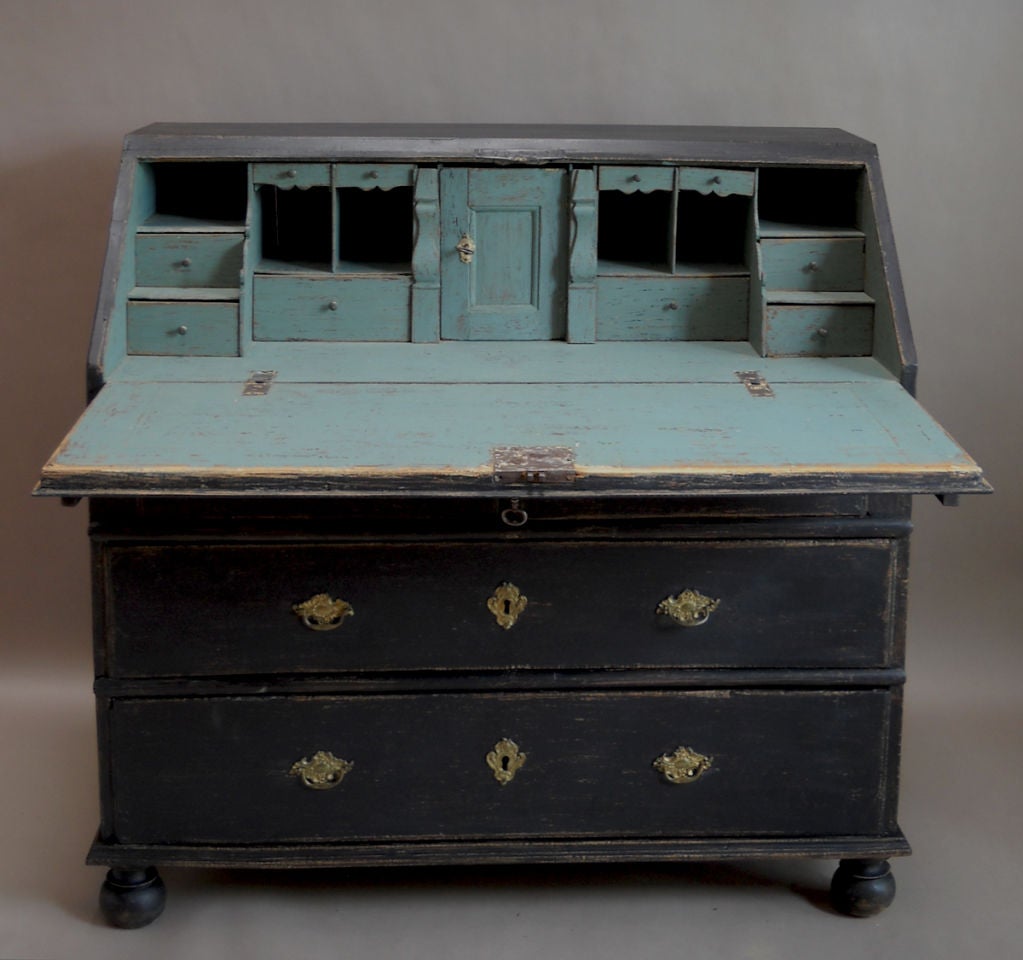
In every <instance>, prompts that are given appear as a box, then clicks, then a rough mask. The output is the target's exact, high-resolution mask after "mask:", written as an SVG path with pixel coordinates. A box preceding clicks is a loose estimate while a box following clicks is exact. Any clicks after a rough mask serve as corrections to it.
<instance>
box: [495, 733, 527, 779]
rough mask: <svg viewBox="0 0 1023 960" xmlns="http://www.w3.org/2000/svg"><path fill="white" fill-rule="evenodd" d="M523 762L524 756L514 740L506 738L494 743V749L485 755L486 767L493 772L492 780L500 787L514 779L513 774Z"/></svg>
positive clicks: (524, 760)
mask: <svg viewBox="0 0 1023 960" xmlns="http://www.w3.org/2000/svg"><path fill="white" fill-rule="evenodd" d="M525 762H526V755H525V754H524V753H523V752H522V751H521V750H519V747H518V744H517V743H516V742H515V741H514V740H509V739H508V738H507V737H505V739H504V740H500V741H498V742H497V743H495V744H494V749H493V750H491V751H490V753H488V754H487V766H488V767H490V769H491V770H493V771H494V779H495V780H496V781H497V782H498V783H499V784H501V786H502V787H503V786H504V785H505V784H507V783H511V782H512V780H514V779H515V774H516V773H518V771H519V769H520V768H521V767H522V764H524V763H525Z"/></svg>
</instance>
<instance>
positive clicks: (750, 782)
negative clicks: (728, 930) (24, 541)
mask: <svg viewBox="0 0 1023 960" xmlns="http://www.w3.org/2000/svg"><path fill="white" fill-rule="evenodd" d="M895 696H897V694H895V693H893V692H891V691H885V690H859V691H834V690H831V691H820V690H803V691H788V690H787V691H764V690H731V691H729V690H708V691H684V692H660V693H628V692H617V693H598V694H592V695H582V694H578V693H551V694H524V693H518V694H468V695H466V694H462V695H459V694H434V695H376V696H362V697H316V696H314V697H301V698H297V697H296V698H286V697H271V696H246V697H231V698H228V697H211V698H201V699H200V698H196V699H149V700H147V699H125V700H113V701H111V702H110V703H109V710H108V713H107V717H106V724H105V727H106V729H107V733H108V737H109V744H108V745H109V751H110V752H109V756H110V758H111V767H112V769H111V781H110V782H111V795H110V799H109V801H108V803H109V807H110V809H108V810H106V811H105V818H104V819H105V823H106V824H108V826H109V829H110V833H111V834H112V835H111V836H108V837H106V838H105V839H107V840H112V841H116V842H121V843H254V842H261V843H274V842H317V841H320V842H328V841H337V840H356V839H378V840H379V839H387V838H395V839H397V838H403V839H420V838H423V839H425V838H434V839H437V838H469V837H487V838H511V837H529V836H533V837H545V836H546V837H554V836H558V837H587V836H590V837H601V836H603V837H613V836H618V837H700V836H772V835H783V836H789V837H794V836H811V835H812V836H827V835H832V836H852V835H857V834H861V835H865V834H875V835H876V834H879V833H884V832H886V831H888V830H890V829H892V828H894V819H893V816H894V811H893V810H892V809H890V804H889V803H888V801H887V799H886V798H887V797H888V796H889V793H890V791H889V785H888V783H887V775H888V765H887V758H888V755H889V740H890V737H892V736H897V734H896V733H893V731H896V730H897V724H895V723H893V717H892V714H893V706H894V704H893V697H895Z"/></svg>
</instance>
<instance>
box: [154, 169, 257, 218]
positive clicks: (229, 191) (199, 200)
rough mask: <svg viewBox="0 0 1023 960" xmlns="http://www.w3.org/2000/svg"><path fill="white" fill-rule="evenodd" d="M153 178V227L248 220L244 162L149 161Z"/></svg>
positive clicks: (246, 176)
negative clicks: (246, 214) (246, 218)
mask: <svg viewBox="0 0 1023 960" xmlns="http://www.w3.org/2000/svg"><path fill="white" fill-rule="evenodd" d="M148 166H149V169H150V171H151V173H152V178H153V192H154V198H153V199H154V203H153V215H152V216H151V217H149V219H148V220H147V221H146V226H153V227H161V226H162V227H180V228H182V229H188V228H189V227H195V228H202V227H203V226H210V227H217V226H221V227H238V228H241V227H243V226H244V224H245V209H246V204H247V202H248V172H247V168H246V165H245V164H244V163H231V162H224V161H214V160H211V161H180V162H171V161H168V162H161V163H151V164H148Z"/></svg>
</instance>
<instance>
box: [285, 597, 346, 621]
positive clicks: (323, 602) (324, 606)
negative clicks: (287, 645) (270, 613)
mask: <svg viewBox="0 0 1023 960" xmlns="http://www.w3.org/2000/svg"><path fill="white" fill-rule="evenodd" d="M291 609H292V610H293V611H294V612H295V613H296V614H297V615H298V616H299V617H300V618H301V620H302V623H303V624H304V625H305V626H307V627H308V628H309V629H310V630H336V629H337V628H338V627H340V626H341V624H342V623H344V622H345V617H354V616H355V611H354V610H353V609H352V605H351V604H350V603H348V602H347V601H345V600H334V599H333V598H332V597H331V596H330V594H329V593H318V594H316V596H315V597H310V598H309V599H308V600H305V601H304V602H302V603H296V604H295V605H294V606H293V607H292V608H291Z"/></svg>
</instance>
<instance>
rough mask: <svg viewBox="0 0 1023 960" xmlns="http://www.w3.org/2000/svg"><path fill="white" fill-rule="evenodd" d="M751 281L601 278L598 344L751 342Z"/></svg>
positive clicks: (598, 293)
mask: <svg viewBox="0 0 1023 960" xmlns="http://www.w3.org/2000/svg"><path fill="white" fill-rule="evenodd" d="M748 328H749V277H674V278H665V279H663V280H655V279H651V278H647V277H598V278H597V339H598V340H745V339H746V336H747V330H748Z"/></svg>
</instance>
